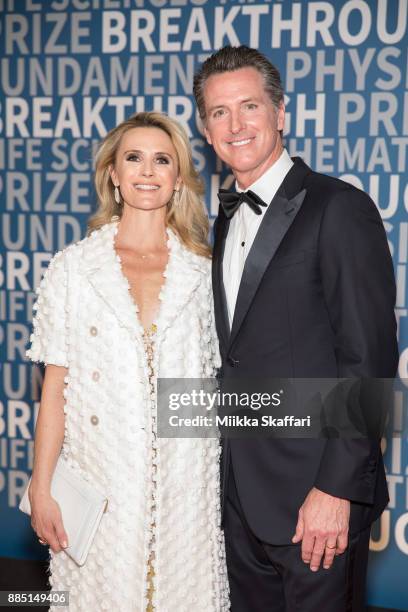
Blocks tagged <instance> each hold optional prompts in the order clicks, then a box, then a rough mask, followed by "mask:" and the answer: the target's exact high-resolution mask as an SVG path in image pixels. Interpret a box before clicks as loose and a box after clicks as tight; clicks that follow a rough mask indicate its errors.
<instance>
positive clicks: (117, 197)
mask: <svg viewBox="0 0 408 612" xmlns="http://www.w3.org/2000/svg"><path fill="white" fill-rule="evenodd" d="M115 202H116V204H120V193H119V187H118V186H116V185H115Z"/></svg>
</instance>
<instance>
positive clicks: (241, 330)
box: [194, 46, 398, 612]
mask: <svg viewBox="0 0 408 612" xmlns="http://www.w3.org/2000/svg"><path fill="white" fill-rule="evenodd" d="M194 95H195V97H196V101H197V105H198V110H199V113H200V116H201V119H202V121H203V125H204V130H205V135H206V138H207V141H208V143H209V144H210V145H212V146H213V148H214V150H215V152H216V153H217V155H218V156H219V157H220V158H221V159H222V160H223V161H224V162H225V163H226V164H228V165H229V166H230V167H231V169H232V172H233V174H234V176H235V186H236V192H235V193H226V192H220V194H219V197H220V209H219V215H218V218H217V220H216V224H215V243H214V256H213V287H214V303H215V316H216V324H217V332H218V335H219V341H220V351H221V355H222V377H223V379H224V380H229V381H231V380H232V379H234V378H239V379H240V380H242V379H243V378H245V377H246V378H250V377H258V378H267V377H270V378H272V377H273V378H278V377H281V378H285V377H291V378H293V379H296V378H355V377H356V378H362V377H368V378H372V379H373V378H377V377H378V378H380V377H381V378H391V377H394V375H395V373H396V369H397V362H398V351H397V341H396V322H395V317H394V302H395V282H394V274H393V266H392V261H391V257H390V253H389V249H388V245H387V240H386V236H385V232H384V228H383V225H382V221H381V218H380V215H379V214H378V211H377V209H376V207H375V205H374V203H373V202H372V200H371V199H370V198H369V197H368V196H367V195H366V194H365V193H363V192H362V191H360V190H358V189H356V188H355V187H353V186H351V185H349V184H348V183H345V182H343V181H340V180H338V179H335V178H332V177H329V176H325V175H321V174H317V173H316V172H313V171H312V170H311V169H310V168H309V167H308V166H307V165H306V164H305V163H304V162H303V161H302V160H300V159H299V158H294V159H293V160H292V159H291V158H290V157H289V155H288V153H287V152H286V150H285V149H284V147H283V144H282V130H283V127H284V119H285V108H284V103H283V89H282V84H281V80H280V75H279V72H278V70H277V69H276V68H275V67H274V66H273V65H272V64H271V63H270V62H269V60H268V59H267V58H266V57H265V56H263V55H262V54H261V53H259V52H258V51H257V50H255V49H250V48H248V47H245V46H241V47H225V48H223V49H221V50H219V51H218V52H216V53H215V54H213V55H212V56H211V57H209V58H208V59H207V60H206V61H205V62H204V64H203V65H202V66H201V68H200V70H199V71H198V72H197V74H196V76H195V79H194ZM387 501H388V493H387V486H386V480H385V473H384V466H383V462H382V456H381V451H380V445H379V439H368V438H360V439H356V438H341V437H340V438H330V439H317V438H316V439H305V438H304V439H301V438H299V439H276V438H274V439H271V438H269V439H268V438H258V439H253V438H252V439H251V438H230V439H225V440H224V449H223V458H222V504H223V525H224V530H225V537H226V552H227V564H228V572H229V579H230V588H231V601H232V611H233V612H258V611H259V612H283V611H289V612H294V611H299V612H316V610H320V611H322V612H345V611H346V610H347V611H348V610H352V611H353V612H356V611H361V610H364V590H365V575H366V565H367V556H368V543H369V533H370V525H371V523H372V522H373V521H374V520H375V519H376V518H377V517H378V516H379V515H380V514H381V512H382V511H383V509H384V508H385V506H386V504H387Z"/></svg>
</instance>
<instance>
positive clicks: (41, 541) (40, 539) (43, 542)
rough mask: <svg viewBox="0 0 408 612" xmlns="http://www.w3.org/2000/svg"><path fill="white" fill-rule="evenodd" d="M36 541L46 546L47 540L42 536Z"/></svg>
mask: <svg viewBox="0 0 408 612" xmlns="http://www.w3.org/2000/svg"><path fill="white" fill-rule="evenodd" d="M38 541H39V543H40V544H42V545H43V546H47V545H48V542H46V541H45V540H43V539H42V538H38Z"/></svg>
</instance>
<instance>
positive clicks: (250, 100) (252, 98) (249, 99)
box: [208, 96, 259, 113]
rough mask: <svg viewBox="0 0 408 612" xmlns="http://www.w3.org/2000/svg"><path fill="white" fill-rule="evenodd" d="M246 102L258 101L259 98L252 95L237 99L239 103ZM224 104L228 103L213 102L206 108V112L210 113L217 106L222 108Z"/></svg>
mask: <svg viewBox="0 0 408 612" xmlns="http://www.w3.org/2000/svg"><path fill="white" fill-rule="evenodd" d="M246 102H259V99H258V98H256V97H254V96H252V97H249V98H244V99H243V100H239V103H240V104H245V103H246ZM225 106H228V104H221V103H220V104H214V106H210V108H209V109H208V112H209V113H211V112H212V111H213V110H215V109H217V108H224V107H225Z"/></svg>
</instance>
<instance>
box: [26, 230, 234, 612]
mask: <svg viewBox="0 0 408 612" xmlns="http://www.w3.org/2000/svg"><path fill="white" fill-rule="evenodd" d="M117 228H118V222H117V221H113V222H112V223H109V224H107V225H105V226H104V227H102V228H101V229H100V230H98V231H96V232H94V233H93V234H91V236H89V237H87V238H85V239H84V240H82V241H81V242H79V243H77V244H75V245H72V246H70V247H68V248H67V249H65V250H64V251H62V252H59V253H57V254H56V255H55V257H54V258H53V260H52V261H51V263H50V265H49V268H48V270H47V272H46V274H45V277H44V279H43V280H42V282H41V285H40V289H39V290H38V293H39V297H38V300H37V304H36V307H35V308H36V309H37V313H36V316H35V320H34V333H33V335H32V337H31V340H32V345H31V348H30V350H29V351H28V352H27V354H28V356H29V357H30V358H31V359H32V360H33V361H41V362H44V363H46V364H55V365H59V366H65V367H67V368H68V376H67V378H66V380H65V382H66V388H65V391H64V395H65V400H66V403H65V409H64V410H65V439H64V443H63V449H62V452H63V455H64V457H65V458H66V460H67V461H68V463H69V464H70V465H71V467H72V469H74V470H76V471H77V472H78V473H79V474H81V475H82V476H84V477H85V478H86V479H87V480H88V481H90V482H91V483H92V484H93V485H94V486H95V488H98V489H100V491H101V492H103V493H105V494H106V495H107V497H108V498H109V504H108V510H107V513H106V514H105V515H104V516H103V519H102V522H101V524H100V527H99V530H98V532H97V534H96V537H95V540H94V542H93V545H92V548H91V551H90V553H89V556H88V559H87V561H86V563H85V565H84V566H83V567H78V566H77V565H76V564H75V563H74V562H73V561H72V560H71V559H70V558H69V557H68V556H67V555H66V554H65V553H63V552H61V553H59V554H57V555H54V554H51V567H50V569H51V584H52V588H53V589H55V590H69V592H70V608H69V609H70V611H71V612H77V611H83V612H85V611H86V612H89V610H97V611H99V610H117V611H120V612H142V611H144V610H145V609H146V588H147V581H146V571H147V564H148V556H149V548H148V544H149V538H150V535H151V521H152V516H151V512H150V504H151V495H152V469H151V465H152V463H151V462H152V435H151V410H152V409H154V405H152V403H151V401H150V398H149V383H148V369H147V360H146V354H145V350H144V346H143V340H142V332H143V330H142V327H141V324H140V321H139V318H138V313H137V307H136V305H135V303H134V301H133V300H132V297H131V294H130V292H129V285H128V282H127V280H126V278H125V276H124V275H123V273H122V269H121V263H120V259H119V257H118V255H117V254H116V251H115V249H114V239H115V235H116V232H117ZM168 237H169V239H168V245H169V249H170V256H169V263H168V265H167V268H166V272H165V284H164V286H163V288H162V291H161V294H160V299H161V307H160V311H159V315H158V319H157V335H156V342H155V371H156V372H157V373H158V376H160V377H163V378H186V377H188V378H202V377H210V376H212V375H213V374H214V368H215V366H216V365H218V348H217V340H216V336H215V331H214V319H213V307H212V294H211V281H210V262H209V261H208V260H206V259H205V258H203V257H199V256H197V255H195V254H193V253H191V252H189V251H188V250H187V249H186V248H185V247H184V246H183V245H182V244H181V243H180V241H179V240H178V238H177V237H176V236H175V234H174V233H172V232H171V231H169V232H168ZM157 464H158V469H157V487H156V490H157V493H156V505H157V510H156V516H155V517H154V520H155V524H156V534H155V545H154V546H155V558H156V561H155V572H156V576H155V591H154V604H155V609H156V610H157V611H158V612H182V611H184V610H185V611H186V612H187V611H188V612H200V611H203V612H204V611H205V612H219V611H222V610H227V609H229V604H228V584H227V577H226V568H225V553H224V542H223V535H222V532H221V530H220V507H219V444H218V441H217V440H216V439H207V440H206V439H191V438H186V439H164V438H159V439H158V458H157Z"/></svg>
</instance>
